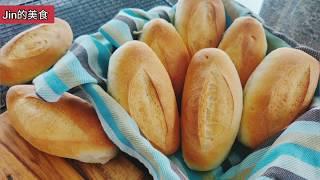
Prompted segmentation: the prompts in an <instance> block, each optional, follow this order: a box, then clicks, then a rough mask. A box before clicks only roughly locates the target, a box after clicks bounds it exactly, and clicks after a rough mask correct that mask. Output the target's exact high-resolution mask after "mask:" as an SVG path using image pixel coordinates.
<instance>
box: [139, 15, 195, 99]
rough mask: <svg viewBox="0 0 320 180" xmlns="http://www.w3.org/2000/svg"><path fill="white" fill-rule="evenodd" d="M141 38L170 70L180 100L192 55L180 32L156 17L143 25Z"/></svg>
mask: <svg viewBox="0 0 320 180" xmlns="http://www.w3.org/2000/svg"><path fill="white" fill-rule="evenodd" d="M140 40H141V41H143V42H145V43H146V44H147V45H148V46H150V47H151V49H152V50H153V51H154V52H155V53H156V54H157V56H158V57H159V59H160V60H161V62H162V64H163V65H164V67H165V68H166V70H167V71H168V73H169V76H170V79H171V82H172V85H173V89H174V91H175V94H176V96H177V99H178V100H180V98H181V96H182V89H183V84H184V78H185V74H186V72H187V69H188V65H189V62H190V56H189V53H188V49H187V47H186V45H185V44H184V42H183V40H182V38H181V37H180V35H179V33H178V32H177V31H176V29H175V28H174V26H173V25H172V24H170V23H168V22H167V21H165V20H162V19H154V20H151V21H150V22H148V23H147V24H146V25H145V26H144V27H143V32H142V35H141V37H140Z"/></svg>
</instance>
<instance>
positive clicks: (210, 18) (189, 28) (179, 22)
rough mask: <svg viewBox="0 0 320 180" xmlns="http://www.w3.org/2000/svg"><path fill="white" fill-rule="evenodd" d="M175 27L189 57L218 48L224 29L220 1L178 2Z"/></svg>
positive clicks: (181, 0) (224, 22) (222, 9)
mask: <svg viewBox="0 0 320 180" xmlns="http://www.w3.org/2000/svg"><path fill="white" fill-rule="evenodd" d="M175 27H176V28H177V30H178V32H179V34H180V35H181V37H182V39H183V40H184V42H185V44H186V45H187V48H188V50H189V53H190V54H191V55H194V54H195V53H196V52H197V51H199V50H200V49H203V48H210V47H218V44H219V42H220V40H221V38H222V35H223V33H224V31H225V28H226V18H225V11H224V6H223V3H222V1H221V0H179V1H178V3H177V7H176V14H175Z"/></svg>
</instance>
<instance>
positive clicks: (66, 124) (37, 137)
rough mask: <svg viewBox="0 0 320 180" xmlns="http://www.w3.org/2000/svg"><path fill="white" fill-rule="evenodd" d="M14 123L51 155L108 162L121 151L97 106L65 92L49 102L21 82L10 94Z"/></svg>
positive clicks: (16, 128) (12, 120)
mask: <svg viewBox="0 0 320 180" xmlns="http://www.w3.org/2000/svg"><path fill="white" fill-rule="evenodd" d="M7 107H8V113H9V117H10V120H11V125H12V126H13V127H14V128H15V130H16V131H17V132H18V133H19V134H20V135H21V136H22V137H23V138H24V139H26V140H27V141H28V142H29V143H30V144H32V145H33V146H34V147H35V148H37V149H39V150H41V151H43V152H46V153H48V154H52V155H56V156H60V157H66V158H72V159H76V160H79V161H83V162H89V163H106V162H107V161H109V160H110V159H111V158H113V157H114V156H115V155H116V154H117V148H116V146H115V145H114V144H113V143H112V142H111V141H110V140H109V139H108V138H107V136H106V135H105V133H104V131H103V129H102V127H101V125H100V121H99V119H98V116H97V114H96V112H95V110H94V108H93V107H92V106H91V105H90V104H89V103H88V102H86V101H84V100H82V99H81V98H79V97H76V96H74V95H72V94H69V93H65V94H64V95H63V96H62V97H61V98H60V99H59V101H57V102H55V103H48V102H45V101H43V100H42V99H40V98H39V97H38V96H37V95H36V94H35V89H34V86H32V85H17V86H13V87H11V88H10V89H9V91H8V93H7Z"/></svg>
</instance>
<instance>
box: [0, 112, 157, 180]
mask: <svg viewBox="0 0 320 180" xmlns="http://www.w3.org/2000/svg"><path fill="white" fill-rule="evenodd" d="M0 179H8V180H12V179H19V180H20V179H27V180H33V179H54V180H56V179H59V180H60V179H67V180H73V179H75V180H77V179H98V180H100V179H111V180H122V179H123V180H125V179H130V180H140V179H152V178H151V176H150V175H149V174H148V173H147V170H146V169H145V168H144V167H143V165H142V164H140V163H139V162H137V161H136V160H134V159H133V158H131V157H128V156H126V155H124V154H123V153H120V154H119V155H118V156H117V157H116V158H114V159H112V160H111V161H109V162H108V163H106V164H104V165H101V164H87V163H81V162H79V161H75V160H70V159H64V158H60V157H56V156H52V155H49V154H46V153H43V152H40V151H39V150H37V149H35V148H34V147H32V146H31V145H30V144H29V143H28V142H26V141H25V140H24V139H23V138H22V137H21V136H19V135H18V134H17V132H16V131H15V130H14V129H13V128H12V127H11V126H10V121H9V117H8V114H7V113H6V112H5V113H3V114H0Z"/></svg>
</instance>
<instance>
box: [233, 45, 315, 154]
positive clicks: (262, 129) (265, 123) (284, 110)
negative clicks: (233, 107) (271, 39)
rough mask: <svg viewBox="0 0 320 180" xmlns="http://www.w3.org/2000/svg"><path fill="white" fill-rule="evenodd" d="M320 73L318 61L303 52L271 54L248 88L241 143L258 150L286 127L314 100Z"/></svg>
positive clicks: (256, 72)
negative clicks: (268, 139)
mask: <svg viewBox="0 0 320 180" xmlns="http://www.w3.org/2000/svg"><path fill="white" fill-rule="evenodd" d="M319 71H320V65H319V62H318V61H317V60H316V59H314V58H313V57H311V56H310V55H308V54H306V53H304V52H303V51H300V50H296V49H292V48H279V49H277V50H274V51H272V52H271V53H270V54H268V55H267V56H266V57H265V59H264V60H263V61H262V62H261V64H260V65H259V66H258V67H257V68H256V70H255V71H254V72H253V73H252V75H251V76H250V78H249V80H248V82H247V84H246V86H245V90H244V109H243V114H242V120H241V127H240V131H239V139H240V141H241V142H242V143H243V144H245V145H247V146H249V147H251V148H256V147H257V146H259V145H260V144H261V143H263V142H264V141H265V140H266V139H267V138H268V137H271V136H273V135H274V134H276V133H278V132H280V131H281V130H282V129H284V128H285V127H287V126H288V125H289V124H290V123H291V122H292V121H293V120H294V119H295V118H296V117H297V115H299V113H301V112H302V111H303V110H304V109H305V108H306V107H307V106H308V105H309V103H310V101H311V100H312V97H313V95H314V92H315V89H316V87H317V84H318V79H319Z"/></svg>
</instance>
